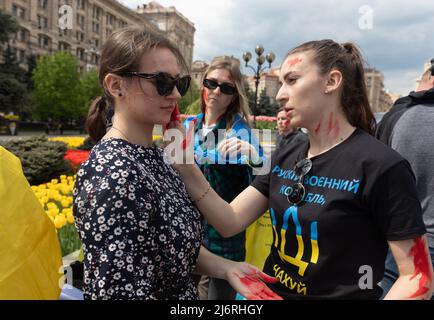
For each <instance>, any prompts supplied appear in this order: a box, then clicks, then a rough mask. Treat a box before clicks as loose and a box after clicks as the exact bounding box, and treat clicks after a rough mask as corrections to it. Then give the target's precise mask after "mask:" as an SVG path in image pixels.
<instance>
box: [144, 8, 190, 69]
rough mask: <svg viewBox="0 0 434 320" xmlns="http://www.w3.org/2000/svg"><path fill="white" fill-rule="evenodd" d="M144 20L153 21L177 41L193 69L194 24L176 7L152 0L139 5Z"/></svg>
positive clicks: (159, 28) (169, 37)
mask: <svg viewBox="0 0 434 320" xmlns="http://www.w3.org/2000/svg"><path fill="white" fill-rule="evenodd" d="M137 12H138V14H139V15H141V16H142V17H143V18H144V20H147V21H150V22H151V23H153V24H154V25H155V26H156V28H157V29H158V30H160V31H161V32H162V33H163V34H164V35H165V36H166V37H167V38H168V39H169V40H171V41H172V42H173V43H175V44H176V45H177V46H178V48H179V50H180V51H181V53H182V55H183V56H184V58H185V60H186V61H187V64H188V67H189V68H190V69H191V67H192V62H193V47H194V33H195V31H196V29H195V28H194V24H193V23H192V22H191V21H190V20H188V19H187V18H186V17H184V16H183V15H182V14H181V13H180V12H179V11H178V10H176V8H175V7H173V6H170V7H168V8H165V7H163V6H162V5H160V4H159V3H157V2H155V1H152V2H150V3H148V4H144V5H142V6H138V7H137Z"/></svg>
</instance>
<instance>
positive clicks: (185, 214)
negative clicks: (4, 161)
mask: <svg viewBox="0 0 434 320" xmlns="http://www.w3.org/2000/svg"><path fill="white" fill-rule="evenodd" d="M73 192H74V215H75V224H76V227H77V230H78V231H79V234H80V238H81V240H82V242H83V248H84V255H85V260H84V297H85V299H197V290H196V288H195V286H194V282H193V280H192V278H191V274H192V271H193V269H194V268H195V265H196V262H197V258H198V253H199V249H200V244H201V240H202V226H201V222H200V214H199V212H198V211H197V209H196V207H195V206H194V205H193V204H192V202H191V200H190V198H189V197H188V194H187V191H186V189H185V186H184V184H183V182H182V181H181V179H180V177H179V175H178V173H177V172H176V171H175V170H174V169H173V168H172V167H171V166H170V165H168V164H166V163H165V161H164V153H163V150H162V149H160V148H158V147H149V148H145V147H142V146H139V145H135V144H131V143H129V142H127V141H125V140H122V139H116V138H109V139H106V140H102V141H101V142H99V143H98V144H97V145H96V146H95V147H94V148H93V149H92V152H91V153H90V156H89V159H88V160H87V161H86V162H84V163H83V164H82V166H81V167H80V169H79V170H78V172H77V181H76V183H75V186H74V191H73Z"/></svg>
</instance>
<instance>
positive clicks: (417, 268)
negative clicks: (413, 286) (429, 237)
mask: <svg viewBox="0 0 434 320" xmlns="http://www.w3.org/2000/svg"><path fill="white" fill-rule="evenodd" d="M409 255H410V256H413V263H414V272H413V276H412V277H411V278H410V280H411V279H413V278H414V277H416V276H418V275H419V274H420V275H421V277H420V279H419V288H418V290H417V291H416V292H415V293H413V294H412V295H411V296H410V298H417V297H419V296H422V295H424V294H426V293H427V292H428V291H429V286H430V283H431V269H430V264H431V261H430V259H428V252H427V250H426V246H425V241H424V240H423V238H422V237H419V238H416V239H414V245H413V247H412V248H411V249H410V253H409Z"/></svg>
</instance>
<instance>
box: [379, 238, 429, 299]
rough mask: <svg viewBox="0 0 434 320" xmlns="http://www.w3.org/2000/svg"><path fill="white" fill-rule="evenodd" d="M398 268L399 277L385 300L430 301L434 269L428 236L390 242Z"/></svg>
mask: <svg viewBox="0 0 434 320" xmlns="http://www.w3.org/2000/svg"><path fill="white" fill-rule="evenodd" d="M389 247H390V250H391V251H392V255H393V257H394V258H395V261H396V265H397V266H398V271H399V277H398V279H397V280H396V282H395V283H394V285H393V286H392V288H391V289H390V291H389V292H388V293H387V295H386V297H385V298H384V299H387V300H397V299H416V300H421V299H430V298H431V296H432V293H433V289H434V284H433V269H432V264H431V258H430V256H429V253H428V246H427V243H426V236H421V237H418V238H416V239H410V240H402V241H389Z"/></svg>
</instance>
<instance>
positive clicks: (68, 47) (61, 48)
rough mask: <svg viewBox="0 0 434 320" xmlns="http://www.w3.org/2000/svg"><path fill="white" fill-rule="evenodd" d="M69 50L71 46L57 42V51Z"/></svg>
mask: <svg viewBox="0 0 434 320" xmlns="http://www.w3.org/2000/svg"><path fill="white" fill-rule="evenodd" d="M70 49H71V46H70V45H69V44H68V43H66V42H63V41H59V44H58V50H59V51H69V50H70Z"/></svg>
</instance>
